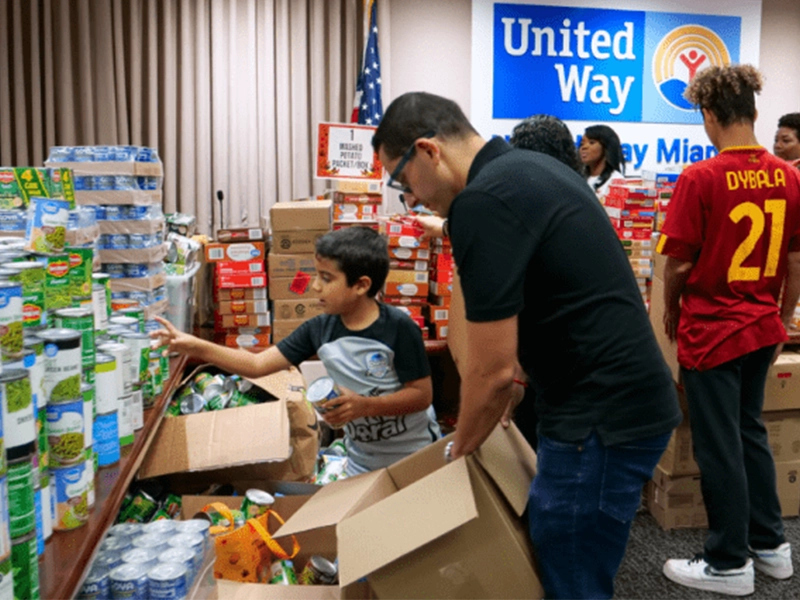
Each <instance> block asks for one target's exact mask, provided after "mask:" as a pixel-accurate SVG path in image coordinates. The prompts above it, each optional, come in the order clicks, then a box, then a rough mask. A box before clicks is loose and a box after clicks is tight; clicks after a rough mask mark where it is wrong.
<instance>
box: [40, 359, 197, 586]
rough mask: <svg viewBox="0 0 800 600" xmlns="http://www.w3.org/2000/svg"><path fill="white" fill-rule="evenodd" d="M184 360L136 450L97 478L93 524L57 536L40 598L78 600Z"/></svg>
mask: <svg viewBox="0 0 800 600" xmlns="http://www.w3.org/2000/svg"><path fill="white" fill-rule="evenodd" d="M185 365H186V357H185V356H178V357H175V358H171V359H170V379H169V381H168V382H167V385H166V386H165V387H164V393H163V394H162V395H161V396H160V397H159V398H158V399H157V400H156V403H155V405H154V406H153V407H152V408H149V409H147V410H145V412H144V427H143V428H142V429H140V430H139V431H137V432H136V436H135V440H134V442H133V444H132V445H130V446H127V447H125V448H123V449H122V457H121V458H120V461H119V463H117V464H116V465H113V466H111V467H105V468H102V469H100V470H99V471H98V472H97V474H96V476H95V505H94V508H93V509H92V510H91V511H90V513H89V522H88V523H87V524H86V525H84V526H83V527H80V528H78V529H75V530H72V531H55V532H53V535H52V536H51V538H50V539H49V540H48V542H47V544H46V546H45V550H44V554H43V555H42V557H41V558H40V560H39V586H40V588H39V589H40V596H41V597H42V598H74V597H75V596H76V595H77V593H78V591H80V585H81V583H82V582H83V579H84V577H85V576H86V574H87V573H88V570H89V566H90V565H91V562H92V560H93V559H94V555H95V551H96V549H97V546H98V544H99V543H100V541H101V540H102V539H103V536H104V535H105V533H106V531H107V530H108V528H109V527H110V526H111V525H113V524H114V522H115V521H116V518H117V513H118V512H119V509H120V507H121V506H122V500H123V498H124V497H125V493H126V492H127V491H128V486H129V485H130V484H131V481H133V478H134V476H135V475H136V472H137V471H138V470H139V466H140V465H141V463H142V460H143V459H144V456H145V453H146V452H147V450H148V448H149V447H150V443H151V442H152V441H153V437H154V436H155V432H156V429H158V425H159V424H160V423H161V419H162V418H163V417H164V413H165V411H166V408H167V403H168V400H169V397H170V396H171V395H172V392H173V390H174V389H175V387H176V385H177V384H178V382H179V381H180V379H181V376H182V374H183V369H184V367H185Z"/></svg>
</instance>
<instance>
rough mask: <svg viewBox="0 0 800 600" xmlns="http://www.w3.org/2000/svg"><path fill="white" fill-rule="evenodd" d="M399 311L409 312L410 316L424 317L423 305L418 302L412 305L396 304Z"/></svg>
mask: <svg viewBox="0 0 800 600" xmlns="http://www.w3.org/2000/svg"><path fill="white" fill-rule="evenodd" d="M395 308H397V309H398V310H399V311H401V312H403V313H405V314H407V315H408V316H409V317H412V318H413V317H419V318H422V316H423V315H422V308H423V307H422V306H421V305H418V304H412V305H410V306H402V305H400V306H396V307H395Z"/></svg>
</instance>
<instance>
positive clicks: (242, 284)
mask: <svg viewBox="0 0 800 600" xmlns="http://www.w3.org/2000/svg"><path fill="white" fill-rule="evenodd" d="M214 284H215V285H216V287H218V288H220V289H223V290H225V289H230V288H263V287H267V276H266V275H265V274H264V273H260V274H257V275H217V277H216V278H215V279H214Z"/></svg>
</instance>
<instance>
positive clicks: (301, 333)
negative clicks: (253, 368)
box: [278, 315, 323, 366]
mask: <svg viewBox="0 0 800 600" xmlns="http://www.w3.org/2000/svg"><path fill="white" fill-rule="evenodd" d="M322 316H323V315H319V316H318V317H314V318H313V319H309V320H308V321H306V322H304V323H303V324H302V325H300V327H298V328H297V329H295V330H294V331H293V332H292V333H290V334H289V335H288V336H287V337H285V338H284V339H282V340H281V341H280V342H278V350H280V351H281V354H283V356H284V357H285V358H286V360H288V361H289V362H290V363H292V364H293V365H295V366H297V365H299V364H300V363H301V362H303V361H304V360H308V359H309V358H311V357H312V356H314V355H315V354H316V353H317V347H318V346H319V341H318V340H319V337H320V336H319V332H320V330H321V328H322V319H321V318H320V317H322Z"/></svg>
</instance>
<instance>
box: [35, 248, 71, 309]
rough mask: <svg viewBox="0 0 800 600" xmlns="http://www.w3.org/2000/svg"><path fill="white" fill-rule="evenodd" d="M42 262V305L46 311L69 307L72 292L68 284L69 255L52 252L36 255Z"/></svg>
mask: <svg viewBox="0 0 800 600" xmlns="http://www.w3.org/2000/svg"><path fill="white" fill-rule="evenodd" d="M37 260H40V261H41V262H42V263H44V268H45V276H44V306H45V309H46V310H48V311H53V310H57V309H59V308H69V307H70V306H71V305H72V294H71V293H70V285H69V256H68V255H66V254H54V255H47V256H42V257H41V258H39V257H37Z"/></svg>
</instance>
